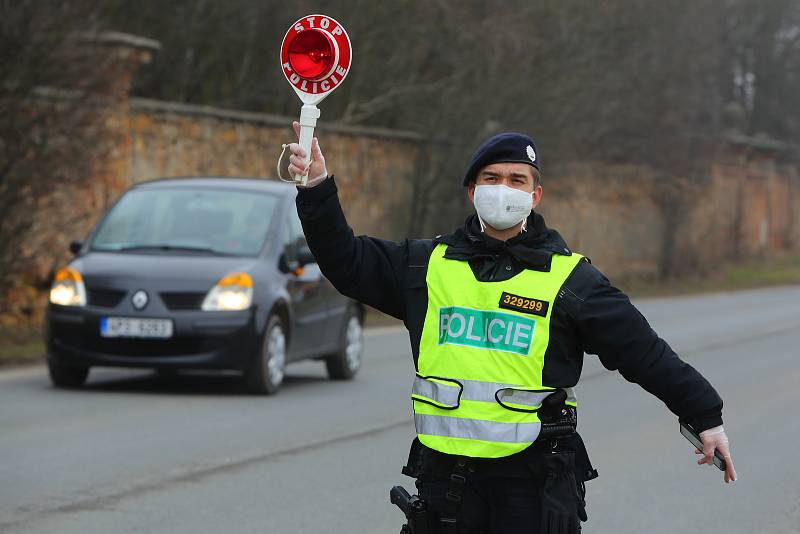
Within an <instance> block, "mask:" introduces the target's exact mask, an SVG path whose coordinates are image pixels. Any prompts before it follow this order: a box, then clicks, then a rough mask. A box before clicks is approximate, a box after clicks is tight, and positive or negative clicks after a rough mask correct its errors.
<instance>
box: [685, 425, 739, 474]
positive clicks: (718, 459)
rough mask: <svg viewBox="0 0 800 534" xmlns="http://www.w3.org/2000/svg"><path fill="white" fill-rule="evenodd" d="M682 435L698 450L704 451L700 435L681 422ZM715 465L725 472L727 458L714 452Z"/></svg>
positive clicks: (716, 451)
mask: <svg viewBox="0 0 800 534" xmlns="http://www.w3.org/2000/svg"><path fill="white" fill-rule="evenodd" d="M680 425H681V434H683V435H684V437H686V439H688V440H689V443H691V444H692V445H694V446H695V447H696V448H697V450H699V451H701V452H702V451H703V440H701V439H700V434H698V433H697V432H696V431H695V429H694V428H692V427H691V426H689V425H688V424H687V423H683V422H681V424H680ZM714 465H716V466H717V469H719V470H720V471H725V469H726V468H727V465H726V464H725V458H723V457H722V454H721V453H720V452H719V451H718V450H715V451H714Z"/></svg>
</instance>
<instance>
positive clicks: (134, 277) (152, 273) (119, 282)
mask: <svg viewBox="0 0 800 534" xmlns="http://www.w3.org/2000/svg"><path fill="white" fill-rule="evenodd" d="M257 261H258V259H257V258H240V257H231V256H225V257H219V256H201V255H195V254H191V255H189V254H187V255H168V254H141V253H132V252H90V253H89V254H86V255H85V256H81V257H80V258H77V259H75V260H74V261H73V262H72V264H71V265H72V267H74V268H75V269H77V270H78V271H79V272H80V273H81V275H82V276H83V279H84V280H85V281H86V284H87V285H88V286H92V287H108V288H127V287H130V286H132V285H140V286H143V285H147V286H150V287H154V286H155V287H167V288H170V289H171V290H174V291H191V290H202V291H206V290H208V289H209V288H210V287H211V286H213V285H214V283H215V282H216V281H217V280H219V279H220V278H222V277H223V276H225V275H227V274H230V273H233V272H252V270H253V267H254V266H255V264H256V263H257Z"/></svg>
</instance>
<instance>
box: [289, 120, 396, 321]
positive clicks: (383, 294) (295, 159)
mask: <svg viewBox="0 0 800 534" xmlns="http://www.w3.org/2000/svg"><path fill="white" fill-rule="evenodd" d="M294 127H295V132H297V131H298V128H299V126H298V125H297V123H294ZM289 150H290V152H291V156H290V158H289V172H290V173H292V174H294V175H296V174H306V173H308V176H309V181H308V186H307V187H305V188H300V187H298V194H297V213H298V215H299V217H300V222H301V223H302V224H303V232H304V233H305V236H306V240H307V241H308V246H309V248H310V249H311V252H313V253H314V257H315V259H316V260H317V263H318V264H319V266H320V269H321V270H322V272H323V274H325V277H326V278H328V280H330V281H331V283H332V284H333V285H334V287H336V289H337V290H339V292H340V293H342V294H343V295H347V296H348V297H351V298H354V299H356V300H359V301H361V302H363V303H365V304H368V305H370V306H372V307H373V308H376V309H378V310H381V311H382V312H384V313H387V314H389V315H391V316H393V317H396V318H398V319H405V306H404V304H403V298H402V292H401V290H400V284H399V282H398V278H399V277H400V274H399V273H401V272H402V269H404V268H405V266H406V265H407V264H408V261H407V258H408V247H407V244H406V243H402V244H398V243H394V242H391V241H387V240H383V239H377V238H373V237H368V236H358V237H355V236H354V235H353V230H352V229H351V228H350V226H349V225H348V224H347V220H346V219H345V216H344V212H343V211H342V207H341V205H340V204H339V198H338V195H337V189H336V183H335V182H334V179H333V177H332V176H331V177H328V172H327V170H326V167H325V157H324V156H323V154H322V150H321V149H320V146H319V142H318V140H317V139H316V138H314V140H313V142H312V145H311V163H310V164H309V165H307V166H306V165H304V163H303V162H304V158H305V152H304V151H303V149H302V148H301V147H300V145H299V144H297V143H292V144H291V145H289Z"/></svg>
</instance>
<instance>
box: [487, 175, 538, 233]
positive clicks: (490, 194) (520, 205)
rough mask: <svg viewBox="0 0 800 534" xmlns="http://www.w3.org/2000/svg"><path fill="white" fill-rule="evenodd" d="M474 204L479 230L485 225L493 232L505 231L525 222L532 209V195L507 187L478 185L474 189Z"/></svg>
mask: <svg viewBox="0 0 800 534" xmlns="http://www.w3.org/2000/svg"><path fill="white" fill-rule="evenodd" d="M474 203H475V211H476V212H477V213H478V220H479V221H480V223H481V230H483V229H484V227H485V225H487V224H488V225H489V226H491V227H492V228H494V229H495V230H505V229H507V228H511V227H512V226H514V225H515V224H518V223H520V222H522V221H525V220H527V218H528V215H530V213H531V210H532V209H533V193H528V192H527V191H521V190H519V189H514V188H513V187H508V186H507V185H479V186H476V187H475V200H474ZM523 230H524V227H523Z"/></svg>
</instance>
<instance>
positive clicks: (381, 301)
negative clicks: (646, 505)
mask: <svg viewBox="0 0 800 534" xmlns="http://www.w3.org/2000/svg"><path fill="white" fill-rule="evenodd" d="M294 128H295V131H296V132H298V130H299V126H298V124H297V123H294ZM289 148H290V151H291V156H290V160H289V171H290V172H291V173H292V174H295V175H298V174H308V177H309V181H308V185H307V187H306V188H301V189H300V190H299V192H298V195H297V210H298V214H299V216H300V220H301V221H302V224H303V229H304V231H305V234H306V238H307V240H308V244H309V246H310V248H311V250H312V251H313V253H314V256H315V257H316V259H317V261H318V262H319V265H320V267H321V269H322V271H323V273H324V274H325V276H326V277H327V278H328V279H329V280H330V281H331V282H332V283H333V285H334V286H335V287H336V288H337V289H338V290H339V291H340V292H341V293H343V294H344V295H347V296H349V297H351V298H354V299H356V300H359V301H361V302H363V303H365V304H368V305H370V306H372V307H374V308H376V309H378V310H381V311H382V312H384V313H387V314H389V315H391V316H393V317H396V318H398V319H401V320H402V321H403V322H404V323H405V325H406V327H407V329H408V331H409V337H410V340H411V350H412V353H413V358H414V366H415V368H416V377H415V378H414V383H413V388H412V393H411V397H412V399H413V408H414V422H415V426H416V433H417V438H416V439H415V440H414V443H413V444H412V447H411V453H410V454H409V461H408V465H407V466H406V467H405V468H404V472H405V473H406V474H409V475H411V476H414V477H415V478H416V479H417V480H416V485H417V488H418V491H419V496H420V498H421V499H422V500H423V501H424V502H425V506H426V507H427V510H428V514H427V517H428V519H427V520H426V521H427V523H426V525H423V526H420V525H417V530H427V531H428V532H461V533H489V532H491V533H503V534H509V533H522V532H526V533H532V532H540V533H556V534H572V533H574V532H578V531H579V530H580V521H585V520H586V513H585V509H584V505H585V501H584V495H585V491H584V485H583V483H584V482H586V481H587V480H590V479H592V478H594V477H596V476H597V472H596V471H595V470H594V469H593V468H592V466H591V464H590V462H589V459H588V457H587V454H586V450H585V448H584V446H583V442H582V441H581V439H580V436H579V435H578V434H577V433H576V432H575V426H576V425H575V423H576V410H577V409H576V406H577V400H576V398H575V395H574V392H573V390H572V388H573V387H574V386H575V385H576V384H577V383H578V379H579V377H580V372H581V367H582V364H583V354H584V352H586V353H589V354H596V355H598V356H599V358H600V361H601V362H602V363H603V365H604V366H605V367H606V368H608V369H610V370H618V371H619V372H620V373H621V374H622V375H623V376H624V377H625V378H626V379H627V380H628V381H630V382H635V383H637V384H639V385H640V386H641V387H642V388H644V389H645V390H647V391H648V392H650V393H652V394H653V395H655V396H657V397H658V398H659V399H661V400H662V401H663V402H664V403H665V404H666V405H667V407H668V408H669V409H670V410H671V411H672V412H673V413H674V414H676V415H677V416H678V417H679V419H680V420H682V421H684V422H687V423H689V424H691V425H692V426H693V427H694V428H695V429H696V430H697V431H698V432H700V436H701V439H702V443H703V450H702V451H697V452H698V454H702V455H703V456H702V458H701V459H700V460H699V461H698V463H701V464H703V463H710V462H711V461H712V460H713V456H714V451H715V450H717V451H719V452H720V453H721V454H722V456H723V457H724V458H725V459H726V461H727V469H726V471H725V474H724V480H725V482H726V483H727V482H730V481H732V480H736V473H735V471H734V467H733V461H732V459H731V457H730V453H729V449H728V439H727V436H726V434H725V432H724V430H723V428H722V399H721V398H720V397H719V395H718V394H717V392H716V391H715V390H714V388H713V387H712V386H711V384H709V383H708V381H707V380H706V379H705V378H703V376H701V375H700V373H698V372H697V371H696V370H695V369H694V368H693V367H692V366H690V365H689V364H687V363H685V362H683V361H682V360H681V359H680V358H679V357H678V356H677V355H676V354H675V352H674V351H673V350H672V349H671V348H670V346H669V345H668V344H667V343H666V342H665V341H664V340H663V339H661V338H659V337H658V335H657V334H656V333H655V332H654V331H653V330H652V328H650V325H649V324H648V323H647V321H646V320H645V318H644V317H643V316H642V315H641V313H639V311H638V310H637V309H636V308H635V307H634V306H633V305H632V304H631V302H630V301H629V299H628V297H627V296H625V295H624V294H623V293H622V292H621V291H619V290H618V289H617V288H615V287H614V286H612V285H611V284H610V283H609V281H608V280H607V279H606V277H605V276H603V274H602V273H601V272H600V271H599V270H597V269H596V268H595V267H594V266H593V265H592V264H591V263H590V262H589V260H588V259H587V258H585V257H584V256H581V255H580V254H578V253H576V252H575V251H573V250H571V249H570V248H569V247H568V246H567V244H566V243H565V242H564V239H563V238H562V237H561V236H560V235H559V233H558V232H556V231H555V230H553V229H551V228H548V227H547V226H546V225H545V221H544V219H543V218H542V216H541V215H540V214H538V213H537V212H536V211H535V210H534V209H535V208H536V206H537V205H538V204H539V202H540V201H541V199H542V184H541V175H540V157H539V152H538V150H537V147H536V144H535V142H534V141H533V139H531V138H530V137H528V136H526V135H522V134H519V133H503V134H499V135H495V136H493V137H491V138H490V139H488V140H487V141H486V142H484V143H483V144H482V145H481V146H480V147H479V148H478V149H477V151H476V152H475V154H474V155H473V156H472V159H471V161H470V162H469V166H468V168H467V171H466V173H465V175H464V180H463V185H464V187H465V188H466V193H467V196H468V197H469V199H470V201H471V202H472V203H473V205H474V207H475V211H476V213H475V214H473V215H470V216H469V217H467V219H466V221H465V222H464V224H463V225H462V226H461V227H460V228H457V229H456V230H455V231H454V232H452V233H450V234H447V235H442V236H437V237H436V238H435V239H432V240H406V241H403V242H402V243H394V242H390V241H386V240H382V239H378V238H374V237H368V236H359V237H355V236H354V235H353V232H352V230H351V229H350V227H349V226H348V225H347V221H346V220H345V217H344V214H343V212H342V208H341V206H340V204H339V199H338V197H337V189H336V183H335V181H334V178H333V176H328V172H327V170H326V167H325V158H324V157H323V154H322V151H321V150H320V147H319V143H318V141H317V139H314V141H313V143H312V149H311V163H310V164H309V165H305V164H304V156H305V152H304V150H303V149H302V148H301V147H300V146H299V145H298V144H296V143H295V144H292V145H290V147H289Z"/></svg>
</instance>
